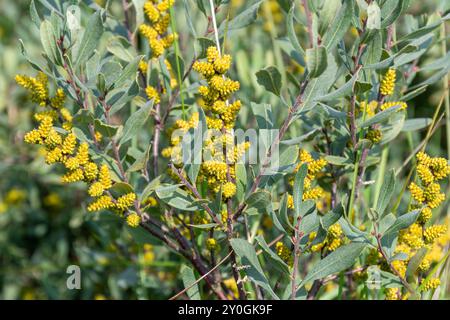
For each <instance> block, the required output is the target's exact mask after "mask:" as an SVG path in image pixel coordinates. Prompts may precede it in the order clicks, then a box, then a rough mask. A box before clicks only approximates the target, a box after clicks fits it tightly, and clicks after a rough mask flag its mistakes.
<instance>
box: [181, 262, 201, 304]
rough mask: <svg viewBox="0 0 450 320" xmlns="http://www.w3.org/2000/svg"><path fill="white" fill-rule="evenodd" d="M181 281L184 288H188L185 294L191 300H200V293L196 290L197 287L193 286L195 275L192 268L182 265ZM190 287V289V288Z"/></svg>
mask: <svg viewBox="0 0 450 320" xmlns="http://www.w3.org/2000/svg"><path fill="white" fill-rule="evenodd" d="M180 273H181V279H183V285H184V287H185V288H189V289H188V290H187V291H186V293H187V295H188V297H189V299H191V300H200V299H201V298H200V291H199V289H198V285H197V284H195V285H193V284H194V283H195V281H196V279H195V275H194V271H193V270H192V268H190V267H188V266H186V265H182V266H181V268H180ZM191 286H192V287H191Z"/></svg>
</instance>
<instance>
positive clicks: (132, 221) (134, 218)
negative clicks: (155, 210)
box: [126, 212, 141, 228]
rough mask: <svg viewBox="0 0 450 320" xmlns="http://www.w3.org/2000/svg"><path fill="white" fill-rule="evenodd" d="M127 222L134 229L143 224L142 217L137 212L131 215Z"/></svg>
mask: <svg viewBox="0 0 450 320" xmlns="http://www.w3.org/2000/svg"><path fill="white" fill-rule="evenodd" d="M126 220H127V224H128V225H129V226H130V227H132V228H137V227H138V226H139V223H141V217H140V216H139V215H138V214H137V213H136V212H132V213H130V214H129V215H128V216H127V218H126Z"/></svg>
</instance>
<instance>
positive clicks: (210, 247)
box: [206, 238, 217, 250]
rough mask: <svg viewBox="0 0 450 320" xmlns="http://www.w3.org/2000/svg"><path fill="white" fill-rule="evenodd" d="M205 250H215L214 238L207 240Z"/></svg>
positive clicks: (215, 242)
mask: <svg viewBox="0 0 450 320" xmlns="http://www.w3.org/2000/svg"><path fill="white" fill-rule="evenodd" d="M206 248H208V250H215V249H216V248H217V241H216V239H214V238H208V239H207V240H206Z"/></svg>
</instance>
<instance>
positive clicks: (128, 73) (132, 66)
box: [108, 56, 142, 90]
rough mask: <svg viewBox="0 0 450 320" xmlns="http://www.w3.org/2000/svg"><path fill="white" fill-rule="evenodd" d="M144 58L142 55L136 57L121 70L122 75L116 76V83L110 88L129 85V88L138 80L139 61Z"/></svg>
mask: <svg viewBox="0 0 450 320" xmlns="http://www.w3.org/2000/svg"><path fill="white" fill-rule="evenodd" d="M141 60H142V56H138V57H135V58H134V59H133V60H131V62H130V63H128V64H127V66H126V67H125V68H124V69H123V70H122V71H121V73H120V75H119V76H118V77H117V78H116V80H115V81H114V83H112V84H111V86H110V87H109V89H108V90H112V89H114V88H121V87H122V86H127V88H128V87H129V86H130V85H131V84H132V82H133V81H134V80H136V76H137V71H138V67H139V62H140V61H141Z"/></svg>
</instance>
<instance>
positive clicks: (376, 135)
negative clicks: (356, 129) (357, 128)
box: [366, 129, 382, 144]
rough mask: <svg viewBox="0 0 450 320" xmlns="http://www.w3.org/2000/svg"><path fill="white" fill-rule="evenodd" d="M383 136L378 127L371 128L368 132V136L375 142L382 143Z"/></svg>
mask: <svg viewBox="0 0 450 320" xmlns="http://www.w3.org/2000/svg"><path fill="white" fill-rule="evenodd" d="M381 137H382V134H381V131H380V130H378V129H371V130H369V131H368V132H367V134H366V138H367V139H369V140H370V141H371V142H372V143H374V144H378V143H380V142H381Z"/></svg>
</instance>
